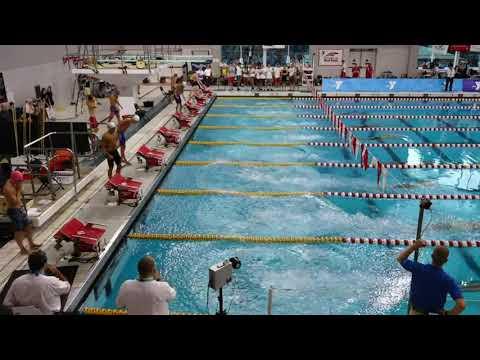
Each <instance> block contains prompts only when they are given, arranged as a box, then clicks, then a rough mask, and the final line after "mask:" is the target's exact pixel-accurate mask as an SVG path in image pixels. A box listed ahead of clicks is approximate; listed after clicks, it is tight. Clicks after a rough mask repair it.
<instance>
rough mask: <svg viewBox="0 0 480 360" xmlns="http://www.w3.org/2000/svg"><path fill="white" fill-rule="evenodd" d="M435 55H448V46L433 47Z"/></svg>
mask: <svg viewBox="0 0 480 360" xmlns="http://www.w3.org/2000/svg"><path fill="white" fill-rule="evenodd" d="M432 52H433V53H434V54H441V55H446V54H447V53H448V45H432Z"/></svg>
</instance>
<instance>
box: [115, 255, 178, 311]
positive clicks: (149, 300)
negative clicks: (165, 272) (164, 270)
mask: <svg viewBox="0 0 480 360" xmlns="http://www.w3.org/2000/svg"><path fill="white" fill-rule="evenodd" d="M138 274H139V278H138V280H127V281H125V282H124V283H123V284H122V287H121V288H120V291H119V293H118V297H117V306H118V307H119V308H126V309H127V313H128V315H169V314H170V312H169V310H168V302H169V301H171V300H174V299H175V297H176V296H177V293H176V291H175V289H173V288H172V287H170V285H168V283H167V282H166V281H162V280H161V278H160V274H159V272H158V271H157V268H156V266H155V259H154V258H153V257H151V256H144V257H143V258H142V259H140V261H139V262H138Z"/></svg>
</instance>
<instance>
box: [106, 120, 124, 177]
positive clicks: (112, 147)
mask: <svg viewBox="0 0 480 360" xmlns="http://www.w3.org/2000/svg"><path fill="white" fill-rule="evenodd" d="M107 127H108V131H107V132H106V133H105V134H103V136H102V148H103V152H104V153H105V157H106V158H107V162H108V178H109V179H110V178H111V177H112V173H113V164H114V163H115V164H116V165H117V170H116V173H117V174H120V170H121V169H122V158H121V157H120V155H119V154H118V150H117V143H118V137H119V135H118V132H117V131H116V128H117V127H116V125H115V124H114V123H113V122H109V123H108V124H107Z"/></svg>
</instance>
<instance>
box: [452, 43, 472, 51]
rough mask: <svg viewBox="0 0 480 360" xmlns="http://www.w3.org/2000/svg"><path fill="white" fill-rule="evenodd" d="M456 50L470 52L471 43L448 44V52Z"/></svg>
mask: <svg viewBox="0 0 480 360" xmlns="http://www.w3.org/2000/svg"><path fill="white" fill-rule="evenodd" d="M455 51H460V52H469V51H470V45H448V52H455Z"/></svg>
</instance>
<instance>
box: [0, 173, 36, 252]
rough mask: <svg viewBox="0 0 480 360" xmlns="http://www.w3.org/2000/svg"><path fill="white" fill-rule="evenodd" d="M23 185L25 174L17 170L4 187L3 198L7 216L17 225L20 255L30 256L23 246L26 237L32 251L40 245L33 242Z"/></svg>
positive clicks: (16, 238)
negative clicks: (23, 200) (24, 204)
mask: <svg viewBox="0 0 480 360" xmlns="http://www.w3.org/2000/svg"><path fill="white" fill-rule="evenodd" d="M22 183H23V174H22V173H21V172H20V171H17V170H15V171H12V172H11V173H10V178H9V179H8V180H7V181H6V182H5V184H4V185H3V196H5V200H6V201H7V216H8V217H9V218H10V220H12V223H13V224H14V225H15V241H16V242H17V245H18V247H19V248H20V253H21V254H29V253H30V252H29V251H28V250H27V249H26V248H25V246H24V245H23V240H24V239H25V236H27V239H28V244H29V246H30V249H31V250H35V249H37V248H39V247H40V245H39V244H36V243H34V242H33V233H32V221H31V220H30V219H29V218H28V215H27V211H26V210H25V208H24V206H23V202H22Z"/></svg>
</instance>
